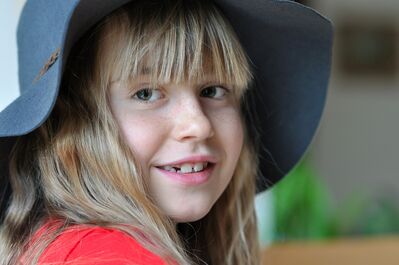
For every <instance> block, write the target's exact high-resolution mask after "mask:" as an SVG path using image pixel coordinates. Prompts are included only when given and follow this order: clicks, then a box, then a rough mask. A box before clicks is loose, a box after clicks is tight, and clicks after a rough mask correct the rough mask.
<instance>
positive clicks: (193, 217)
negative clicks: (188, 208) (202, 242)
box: [170, 210, 209, 223]
mask: <svg viewBox="0 0 399 265" xmlns="http://www.w3.org/2000/svg"><path fill="white" fill-rule="evenodd" d="M208 213H209V210H207V211H202V212H196V213H189V214H183V213H181V214H174V215H170V216H171V219H172V220H173V221H174V222H175V223H190V222H195V221H198V220H200V219H202V218H204V217H205V216H206V215H207V214H208Z"/></svg>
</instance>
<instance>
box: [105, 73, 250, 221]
mask: <svg viewBox="0 0 399 265" xmlns="http://www.w3.org/2000/svg"><path fill="white" fill-rule="evenodd" d="M209 80H212V79H207V80H205V81H204V82H202V83H200V84H192V83H188V82H184V83H179V84H176V83H168V84H162V85H159V86H157V87H151V86H150V85H149V82H148V80H146V77H145V76H141V77H140V78H137V79H136V80H135V81H133V82H131V84H126V83H123V82H120V81H116V82H112V84H111V87H110V93H109V96H110V105H111V109H112V112H113V114H114V115H115V118H116V120H117V122H118V125H119V127H120V129H121V132H122V134H123V137H124V138H125V140H126V142H127V144H128V145H129V147H130V149H131V150H132V152H133V153H134V155H135V157H136V158H137V159H138V161H139V163H140V166H141V167H142V170H143V172H144V173H145V174H146V176H148V177H149V179H148V183H149V187H150V191H151V196H153V198H154V199H155V201H156V202H157V204H158V206H159V207H160V208H161V209H162V210H163V211H164V212H165V214H167V215H168V216H170V217H171V218H172V219H173V220H174V221H176V222H189V221H195V220H199V219H200V218H202V217H203V216H205V215H206V214H207V213H208V212H209V210H210V209H211V207H212V206H213V205H214V203H215V202H216V201H217V199H218V198H219V197H220V195H221V194H222V193H223V191H224V190H225V188H226V187H227V185H228V183H229V182H230V180H231V177H232V176H233V173H234V170H235V167H236V164H237V161H238V158H239V156H240V152H241V148H242V144H243V137H244V135H243V128H242V124H241V119H240V114H239V105H238V103H237V100H236V99H235V97H234V93H233V91H232V88H231V87H228V86H226V85H223V84H219V83H217V82H209ZM145 81H147V82H145Z"/></svg>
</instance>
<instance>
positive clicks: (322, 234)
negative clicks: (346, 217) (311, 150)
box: [273, 162, 335, 241]
mask: <svg viewBox="0 0 399 265" xmlns="http://www.w3.org/2000/svg"><path fill="white" fill-rule="evenodd" d="M273 199H274V205H275V207H274V216H275V233H276V234H275V239H274V240H277V241H281V240H285V239H290V240H292V239H320V238H326V237H330V236H332V235H334V234H335V229H334V226H333V225H332V222H331V220H332V218H331V216H330V197H329V194H328V190H327V189H326V188H325V186H324V185H323V183H322V182H321V180H320V178H318V177H317V176H316V175H315V173H314V172H313V171H312V169H311V168H310V167H309V166H308V165H307V163H306V162H302V163H300V164H299V165H297V166H296V167H295V168H294V169H293V170H292V171H291V172H290V173H289V174H288V175H287V176H286V177H285V178H284V179H283V180H282V181H281V182H280V183H278V184H277V185H276V187H275V188H274V189H273Z"/></svg>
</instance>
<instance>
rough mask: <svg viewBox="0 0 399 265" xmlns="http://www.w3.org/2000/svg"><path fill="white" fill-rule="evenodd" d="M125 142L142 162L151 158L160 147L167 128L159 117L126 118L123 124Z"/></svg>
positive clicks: (139, 116) (135, 116)
mask: <svg viewBox="0 0 399 265" xmlns="http://www.w3.org/2000/svg"><path fill="white" fill-rule="evenodd" d="M121 125H122V126H121V127H122V131H123V134H124V137H125V140H126V141H127V143H128V144H129V147H130V149H131V150H132V152H133V153H134V154H135V155H136V156H137V157H138V158H139V159H140V160H141V161H142V162H146V161H148V159H150V158H151V156H152V155H153V153H154V152H155V151H156V149H157V146H159V145H160V143H161V141H162V139H163V135H164V131H165V129H164V128H165V126H164V124H163V122H162V119H160V118H159V117H154V116H150V117H149V116H148V115H134V116H133V117H132V116H129V117H125V119H124V120H123V122H122V124H121Z"/></svg>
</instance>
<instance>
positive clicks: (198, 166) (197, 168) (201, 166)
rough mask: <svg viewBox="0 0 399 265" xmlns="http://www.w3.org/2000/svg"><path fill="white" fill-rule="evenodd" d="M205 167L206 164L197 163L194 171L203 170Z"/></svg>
mask: <svg viewBox="0 0 399 265" xmlns="http://www.w3.org/2000/svg"><path fill="white" fill-rule="evenodd" d="M203 169H204V164H202V163H196V164H195V165H194V171H195V172H198V171H201V170H203Z"/></svg>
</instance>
